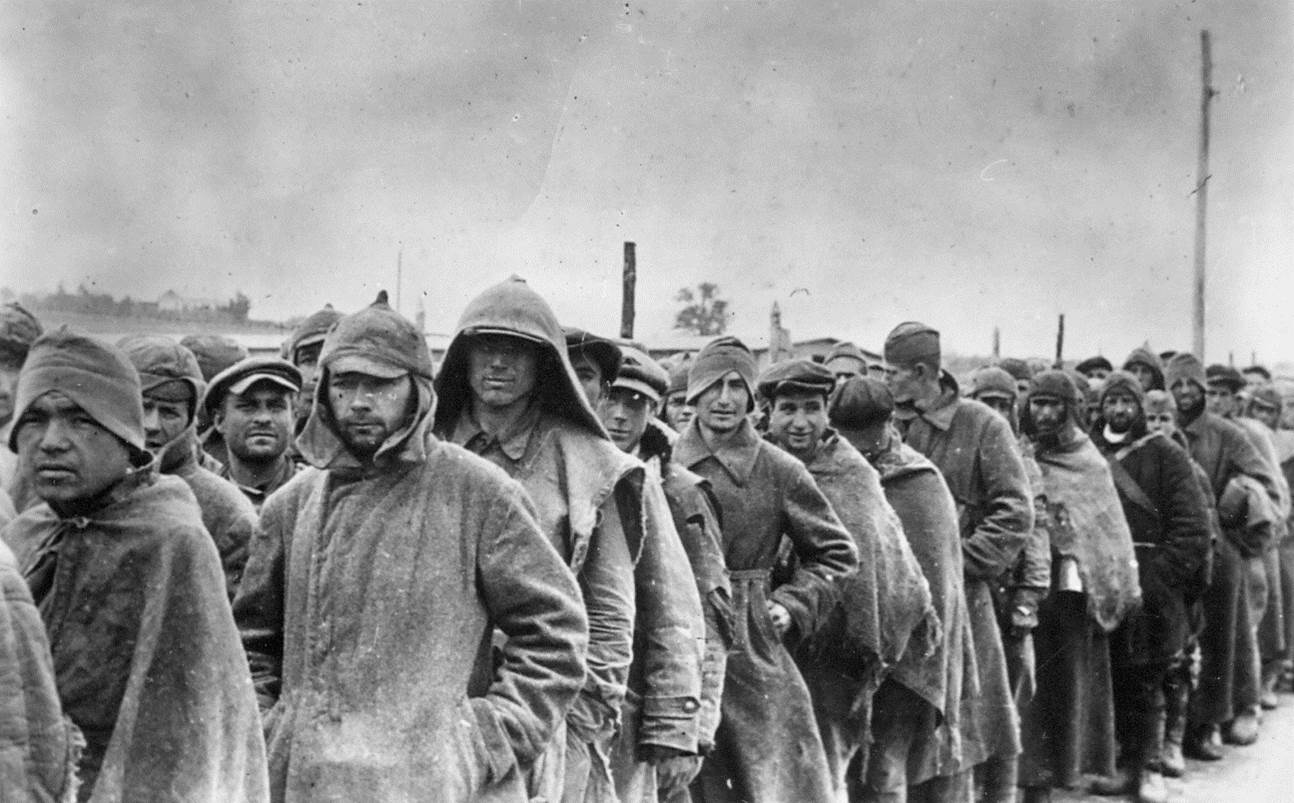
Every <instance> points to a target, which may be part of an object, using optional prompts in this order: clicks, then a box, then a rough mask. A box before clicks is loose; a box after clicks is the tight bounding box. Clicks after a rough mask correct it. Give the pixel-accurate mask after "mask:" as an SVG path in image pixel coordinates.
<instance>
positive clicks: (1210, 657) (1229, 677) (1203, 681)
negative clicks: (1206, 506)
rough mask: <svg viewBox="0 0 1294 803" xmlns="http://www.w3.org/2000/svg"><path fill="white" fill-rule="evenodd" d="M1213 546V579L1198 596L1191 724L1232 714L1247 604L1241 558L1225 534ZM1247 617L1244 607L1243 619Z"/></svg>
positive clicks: (1212, 721) (1211, 722) (1214, 721)
mask: <svg viewBox="0 0 1294 803" xmlns="http://www.w3.org/2000/svg"><path fill="white" fill-rule="evenodd" d="M1213 549H1214V552H1213V581H1212V582H1211V583H1210V584H1209V587H1208V588H1207V589H1205V591H1204V595H1203V598H1202V601H1203V612H1204V624H1203V626H1202V628H1201V630H1200V638H1199V644H1200V682H1199V687H1198V688H1197V689H1196V691H1195V694H1194V695H1192V697H1191V708H1190V721H1191V724H1192V725H1220V724H1222V723H1223V722H1226V721H1228V720H1230V719H1231V718H1232V716H1233V714H1232V701H1233V697H1234V694H1235V684H1236V663H1237V661H1236V658H1237V656H1236V646H1237V643H1238V639H1237V634H1238V632H1239V631H1240V610H1241V608H1245V607H1246V606H1247V604H1248V603H1247V599H1246V597H1245V596H1244V595H1243V590H1244V588H1245V587H1246V586H1247V585H1248V583H1247V582H1246V579H1245V578H1246V576H1247V574H1248V572H1247V567H1246V564H1245V559H1244V558H1243V557H1241V555H1240V553H1239V552H1237V551H1236V548H1235V547H1234V546H1232V545H1231V543H1230V542H1229V541H1228V540H1227V539H1226V538H1221V539H1219V540H1218V541H1216V542H1215V543H1214V546H1213ZM1248 619H1249V613H1248V611H1247V610H1246V611H1245V613H1244V620H1245V622H1246V623H1247V622H1248Z"/></svg>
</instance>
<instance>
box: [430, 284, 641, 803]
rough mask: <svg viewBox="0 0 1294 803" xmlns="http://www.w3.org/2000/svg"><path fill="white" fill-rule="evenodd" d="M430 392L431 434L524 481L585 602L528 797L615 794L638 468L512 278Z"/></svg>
mask: <svg viewBox="0 0 1294 803" xmlns="http://www.w3.org/2000/svg"><path fill="white" fill-rule="evenodd" d="M436 393H437V395H438V396H439V400H440V401H439V404H438V406H437V408H436V414H435V430H436V433H437V434H438V435H439V436H441V437H442V438H444V439H446V440H448V441H450V442H451V443H454V444H458V445H460V446H462V447H464V448H466V449H467V450H468V451H470V452H473V453H475V454H477V455H479V456H481V457H483V458H485V459H486V460H488V461H490V462H491V463H494V464H495V465H496V466H498V467H500V468H502V469H503V470H504V471H505V472H507V473H508V474H509V475H510V476H512V477H514V478H516V479H517V480H518V481H520V482H521V485H522V487H524V488H525V489H526V493H527V494H528V495H529V496H530V499H531V501H533V502H534V504H535V507H536V508H537V511H538V515H539V524H540V528H541V529H542V530H543V532H544V535H546V536H547V537H548V539H549V541H550V542H551V543H552V545H553V547H554V548H556V549H557V552H558V554H560V555H561V556H562V557H563V558H564V559H565V560H566V562H567V565H568V566H569V567H570V569H571V571H573V572H574V573H575V575H576V577H577V578H579V582H580V590H581V591H582V592H583V595H584V604H585V607H586V610H587V613H588V617H589V635H590V643H589V656H588V666H589V673H588V679H587V682H586V684H585V687H584V690H583V692H582V693H581V694H580V696H579V698H578V699H577V701H576V704H575V706H574V707H573V708H572V709H571V711H570V714H569V715H568V716H567V720H566V736H565V739H564V740H557V741H555V742H554V744H553V745H552V746H551V748H550V752H549V753H548V754H547V755H545V757H544V758H543V760H541V761H540V762H539V763H538V764H537V765H536V766H535V768H534V771H533V773H532V777H531V781H532V783H533V784H534V786H533V787H532V791H533V792H534V793H535V794H544V795H546V796H547V797H548V799H550V800H567V801H574V800H585V799H589V800H601V799H604V798H606V797H607V796H609V795H612V794H614V791H613V790H612V788H611V784H612V779H611V775H610V771H609V764H608V755H609V752H610V748H611V744H612V741H613V740H614V738H615V734H616V732H617V730H618V728H619V719H620V711H621V705H622V702H623V700H624V695H625V683H626V681H627V679H628V673H629V664H630V661H631V659H632V643H633V625H634V616H635V605H634V599H635V589H634V566H635V563H636V562H637V561H638V558H639V556H640V554H641V550H642V544H643V538H644V503H643V482H644V478H643V467H642V464H641V463H639V462H638V461H637V460H635V459H634V458H632V457H630V456H629V455H626V454H624V453H623V452H621V451H620V450H619V449H617V448H616V446H615V444H614V443H612V441H611V439H610V437H608V436H607V433H606V430H605V429H603V427H602V422H601V421H600V420H599V419H598V417H597V414H596V413H594V411H593V408H592V407H591V406H590V405H589V402H588V400H587V399H586V398H585V397H584V394H583V393H582V392H581V390H580V387H579V380H578V378H577V377H576V375H575V371H574V369H573V368H572V367H571V363H570V360H569V359H568V358H567V356H566V337H565V334H564V333H563V332H562V328H561V326H559V325H558V323H557V318H556V316H555V315H554V314H553V311H552V309H551V308H550V307H549V306H548V302H546V301H544V299H543V298H542V297H540V295H539V294H538V293H536V292H535V291H534V290H532V289H530V286H529V285H527V284H526V282H525V280H523V279H521V278H519V277H516V276H514V277H512V278H510V279H508V280H507V281H505V282H503V283H501V284H497V285H495V286H493V287H491V288H488V289H487V290H485V292H483V293H481V295H479V296H477V297H476V298H475V299H473V300H472V301H471V302H469V303H468V305H467V308H466V309H465V310H464V311H463V315H462V317H461V318H460V319H459V322H458V328H457V331H456V333H455V335H454V339H453V340H452V341H451V342H450V344H449V348H448V350H447V351H446V352H445V361H444V364H443V365H442V366H441V369H440V373H439V374H438V375H437V376H436ZM563 750H564V752H565V756H564V763H565V771H564V772H561V771H560V768H561V766H562V761H563V755H562V751H563Z"/></svg>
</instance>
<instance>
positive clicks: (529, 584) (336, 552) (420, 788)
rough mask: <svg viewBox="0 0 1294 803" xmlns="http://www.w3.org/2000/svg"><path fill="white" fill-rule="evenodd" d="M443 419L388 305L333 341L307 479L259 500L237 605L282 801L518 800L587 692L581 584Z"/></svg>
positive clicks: (407, 331)
mask: <svg viewBox="0 0 1294 803" xmlns="http://www.w3.org/2000/svg"><path fill="white" fill-rule="evenodd" d="M435 406H436V396H435V394H434V393H433V391H432V380H431V356H430V354H429V353H428V351H427V345H426V342H425V340H424V339H423V337H422V334H421V333H420V332H418V330H417V329H416V328H415V327H414V326H413V325H412V324H411V323H410V322H409V321H407V320H405V319H404V318H402V317H400V315H399V314H398V313H396V312H395V311H394V310H392V309H391V308H390V307H389V306H387V305H386V304H385V303H384V301H382V300H379V301H378V302H377V303H374V304H373V305H372V306H370V307H368V308H366V309H363V310H361V311H359V312H357V313H355V314H354V315H351V316H348V317H346V318H343V319H342V320H341V321H340V322H339V323H338V324H337V326H336V328H334V329H333V330H332V331H331V332H330V333H329V334H328V337H327V339H326V340H325V341H324V345H323V348H322V350H321V352H320V358H319V382H318V384H317V386H316V395H315V404H314V407H313V412H312V413H311V414H310V418H309V420H308V421H307V423H306V427H305V430H304V432H302V434H301V437H300V446H301V454H302V455H303V456H304V457H305V459H306V460H307V461H308V462H309V464H310V466H311V467H310V468H306V469H304V470H302V471H301V472H300V473H299V474H297V476H296V477H294V478H293V479H292V481H291V482H289V483H288V484H287V485H286V486H284V487H283V488H282V489H280V490H279V492H278V493H275V494H274V495H273V496H272V497H270V498H269V499H268V500H267V501H266V503H265V507H264V509H263V510H262V514H261V526H260V528H259V529H258V530H257V535H256V540H255V542H254V543H253V545H252V555H251V559H250V560H249V561H248V564H247V577H246V580H245V582H244V584H243V586H242V588H241V589H240V591H239V595H238V598H237V600H235V602H234V612H235V616H236V617H237V619H238V624H239V628H240V630H241V631H242V636H243V644H244V646H245V647H246V649H247V657H248V660H249V662H250V664H251V668H252V677H253V681H254V682H255V685H256V691H257V695H258V697H259V698H260V703H261V708H262V711H263V712H264V713H265V722H266V729H267V732H268V737H269V738H268V743H269V746H270V790H271V792H272V794H273V796H274V799H275V800H282V801H309V800H321V799H322V800H414V799H424V798H426V797H428V796H432V797H435V798H436V799H443V800H525V799H526V793H525V780H524V775H523V773H524V768H525V767H526V766H528V765H529V763H530V762H531V761H533V760H534V758H535V757H536V756H537V755H538V754H539V753H540V752H541V751H542V750H543V748H544V746H545V745H546V744H547V743H548V741H549V740H550V739H551V738H552V737H553V734H554V732H555V731H556V729H557V727H558V724H559V723H560V722H561V719H562V716H563V714H564V712H565V710H566V708H567V707H568V706H569V705H570V703H571V701H572V699H573V698H574V696H575V694H576V693H577V692H578V690H579V688H580V683H581V681H582V679H583V676H584V664H583V653H584V649H585V644H586V632H587V631H586V628H587V622H586V620H585V618H584V615H583V613H582V611H581V606H580V604H579V597H578V591H577V590H576V585H575V579H574V577H572V576H571V573H570V572H569V571H568V570H567V569H566V567H565V566H563V565H562V562H561V559H560V558H559V557H558V555H557V553H556V552H555V551H554V550H553V548H552V546H551V545H549V544H548V543H547V541H546V540H545V539H544V537H543V534H542V533H541V532H540V531H539V527H538V524H537V523H536V521H535V517H534V508H533V507H532V506H531V505H530V503H529V501H528V500H527V499H526V496H525V492H524V491H523V490H522V489H521V486H519V485H518V484H517V483H516V482H514V481H513V480H511V479H509V478H508V477H507V476H506V475H505V474H504V473H503V472H502V471H500V470H499V469H498V468H496V467H495V466H492V465H490V464H489V463H487V462H486V461H484V460H481V459H480V458H478V457H475V456H474V455H471V454H468V453H467V452H465V451H464V450H462V449H460V448H458V447H457V446H453V445H452V444H447V443H444V442H443V441H440V440H439V439H437V438H435V437H434V436H432V435H431V434H430V432H429V430H430V427H431V421H432V414H433V412H432V411H433V410H434V409H435ZM496 628H497V629H498V630H499V631H501V632H502V634H503V636H504V637H506V642H505V643H503V644H502V645H501V646H500V647H499V648H498V649H497V651H496V650H494V649H493V648H492V636H493V633H494V631H495V630H496Z"/></svg>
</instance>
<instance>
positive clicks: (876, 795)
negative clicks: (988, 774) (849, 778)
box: [850, 680, 974, 803]
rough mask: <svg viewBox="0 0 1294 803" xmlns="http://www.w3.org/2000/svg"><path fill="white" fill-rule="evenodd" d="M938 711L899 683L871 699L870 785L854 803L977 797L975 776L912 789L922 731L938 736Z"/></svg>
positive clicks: (958, 775)
mask: <svg viewBox="0 0 1294 803" xmlns="http://www.w3.org/2000/svg"><path fill="white" fill-rule="evenodd" d="M936 722H937V717H936V716H935V709H934V708H933V707H931V705H930V704H929V703H927V702H926V701H925V700H922V699H921V698H920V697H918V696H917V695H916V694H915V693H913V692H912V691H910V690H909V689H908V688H907V687H905V686H903V685H902V684H901V683H898V682H896V681H894V680H885V681H884V682H882V683H881V686H880V688H879V689H877V691H876V694H875V695H874V696H873V697H872V725H871V733H872V743H871V745H870V747H869V748H868V760H867V772H866V782H865V783H864V784H863V788H862V792H861V795H859V796H853V795H851V798H850V799H851V800H863V801H867V802H868V803H903V802H904V801H910V803H924V802H925V801H929V803H935V802H936V801H938V803H943V802H944V801H954V802H955V803H961V802H962V801H968V800H970V798H971V796H972V787H973V786H974V784H973V782H972V781H973V773H972V771H970V770H966V771H964V772H959V773H955V774H953V775H948V776H938V777H935V778H930V779H928V780H926V781H925V782H923V783H919V784H914V785H909V784H908V756H909V753H910V752H911V748H912V744H913V741H914V740H915V739H916V738H917V737H918V736H919V735H921V730H922V729H930V730H933V728H934V727H935V725H936Z"/></svg>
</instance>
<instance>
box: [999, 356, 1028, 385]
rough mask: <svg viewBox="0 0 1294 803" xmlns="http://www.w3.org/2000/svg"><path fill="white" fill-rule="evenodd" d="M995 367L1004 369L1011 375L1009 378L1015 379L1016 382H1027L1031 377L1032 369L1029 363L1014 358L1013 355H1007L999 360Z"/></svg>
mask: <svg viewBox="0 0 1294 803" xmlns="http://www.w3.org/2000/svg"><path fill="white" fill-rule="evenodd" d="M997 367H998V368H1001V369H1002V370H1003V371H1006V372H1007V373H1008V374H1010V375H1011V378H1012V379H1015V380H1016V381H1017V382H1028V381H1029V380H1031V379H1033V373H1034V371H1033V369H1032V368H1030V367H1029V363H1027V362H1025V361H1024V360H1020V359H1016V358H1015V357H1007V358H1006V359H1003V360H1000V361H999V362H998V364H997Z"/></svg>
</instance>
